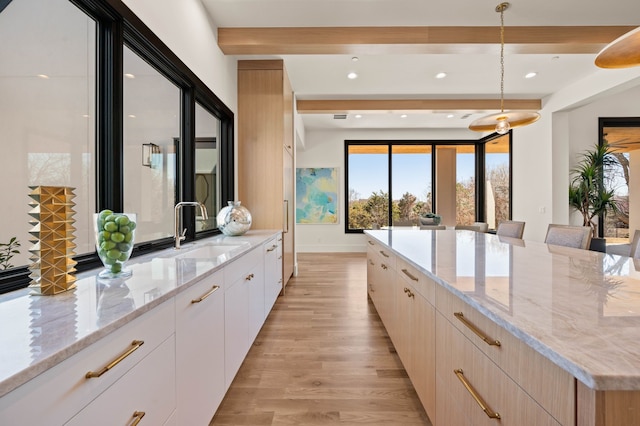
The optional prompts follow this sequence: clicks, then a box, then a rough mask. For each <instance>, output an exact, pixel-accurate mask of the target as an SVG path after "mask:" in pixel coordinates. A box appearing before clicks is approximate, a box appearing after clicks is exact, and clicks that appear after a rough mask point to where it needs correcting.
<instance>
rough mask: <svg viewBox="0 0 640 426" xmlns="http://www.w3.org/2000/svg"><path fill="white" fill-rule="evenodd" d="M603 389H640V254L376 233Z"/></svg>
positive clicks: (460, 235) (456, 235) (457, 235)
mask: <svg viewBox="0 0 640 426" xmlns="http://www.w3.org/2000/svg"><path fill="white" fill-rule="evenodd" d="M366 233H367V234H368V235H369V236H371V237H373V238H375V239H376V240H378V241H379V242H380V243H382V244H384V245H387V246H388V247H389V248H390V249H391V250H392V251H393V252H395V253H396V254H397V255H399V256H401V257H402V258H404V259H405V260H407V261H409V262H410V263H412V264H413V265H414V266H415V267H417V268H418V269H420V270H421V271H422V272H424V273H425V274H426V275H427V276H428V277H430V278H432V279H433V280H434V281H436V282H437V283H438V284H440V285H442V286H444V287H445V288H447V289H448V290H449V291H451V292H453V293H454V294H455V295H457V296H458V297H460V298H461V299H463V300H464V301H465V302H466V303H468V304H469V305H471V306H472V307H474V308H476V309H477V310H479V311H480V312H482V313H483V314H484V315H486V316H487V317H489V318H490V319H492V320H493V321H494V322H496V323H497V324H498V325H500V326H502V327H503V328H505V329H507V330H508V331H509V332H511V333H512V334H513V335H515V336H516V337H518V338H519V339H521V340H522V341H524V342H526V343H527V344H528V345H529V346H531V347H532V348H534V349H535V350H536V351H538V352H539V353H541V354H542V355H543V356H545V357H547V358H548V359H549V360H551V361H552V362H554V363H555V364H556V365H558V366H560V367H561V368H563V369H564V370H566V371H568V372H569V373H571V374H572V375H573V376H574V377H576V378H577V379H578V380H580V381H581V382H583V383H584V384H585V385H587V386H588V387H590V388H592V389H596V390H640V261H639V260H635V261H634V259H631V258H629V257H625V256H617V255H613V254H605V253H598V252H593V251H587V250H579V249H571V248H566V247H559V246H551V245H547V244H544V243H540V242H534V241H523V240H515V239H511V238H504V237H499V236H496V235H492V234H483V233H477V232H473V231H455V230H443V231H426V230H425V231H420V230H411V229H407V230H404V229H395V230H379V231H366Z"/></svg>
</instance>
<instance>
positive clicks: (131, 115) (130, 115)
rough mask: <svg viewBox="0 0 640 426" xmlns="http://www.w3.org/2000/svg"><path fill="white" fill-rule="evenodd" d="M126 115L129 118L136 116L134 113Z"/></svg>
mask: <svg viewBox="0 0 640 426" xmlns="http://www.w3.org/2000/svg"><path fill="white" fill-rule="evenodd" d="M127 117H129V118H136V116H135V115H133V114H129V115H127Z"/></svg>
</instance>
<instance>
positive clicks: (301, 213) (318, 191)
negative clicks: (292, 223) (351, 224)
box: [296, 167, 339, 224]
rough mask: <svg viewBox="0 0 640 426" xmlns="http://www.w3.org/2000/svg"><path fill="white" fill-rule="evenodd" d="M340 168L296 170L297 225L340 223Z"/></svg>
mask: <svg viewBox="0 0 640 426" xmlns="http://www.w3.org/2000/svg"><path fill="white" fill-rule="evenodd" d="M338 180H339V177H338V168H337V167H324V168H298V169H296V223H300V224H336V223H338Z"/></svg>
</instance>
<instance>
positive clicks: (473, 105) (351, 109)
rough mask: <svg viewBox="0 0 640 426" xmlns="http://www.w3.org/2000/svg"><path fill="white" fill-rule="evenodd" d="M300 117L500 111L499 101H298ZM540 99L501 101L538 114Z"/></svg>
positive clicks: (506, 104) (540, 104)
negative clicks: (364, 113) (376, 113)
mask: <svg viewBox="0 0 640 426" xmlns="http://www.w3.org/2000/svg"><path fill="white" fill-rule="evenodd" d="M296 108H297V111H298V112H299V113H300V114H355V113H363V112H367V113H371V112H380V113H386V112H391V111H393V112H412V111H413V112H415V111H486V110H497V111H499V110H500V99H322V100H313V99H306V100H302V99H298V100H297V102H296ZM541 108H542V101H541V100H540V99H505V100H504V109H505V110H525V111H538V110H540V109H541Z"/></svg>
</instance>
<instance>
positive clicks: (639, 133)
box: [598, 117, 640, 244]
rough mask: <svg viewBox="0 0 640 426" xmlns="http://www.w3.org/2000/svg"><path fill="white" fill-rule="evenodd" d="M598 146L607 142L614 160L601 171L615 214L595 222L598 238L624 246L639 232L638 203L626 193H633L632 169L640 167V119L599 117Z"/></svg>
mask: <svg viewBox="0 0 640 426" xmlns="http://www.w3.org/2000/svg"><path fill="white" fill-rule="evenodd" d="M599 124H600V126H599V127H600V143H605V142H606V143H608V144H609V146H610V147H611V148H612V151H613V155H614V156H615V158H616V160H617V164H616V165H615V166H614V167H611V168H607V169H606V170H605V176H604V178H605V179H606V180H607V187H609V188H612V189H613V190H614V191H615V199H616V201H617V202H618V209H619V210H618V212H616V213H607V215H606V217H605V218H600V219H599V225H598V232H599V234H600V235H599V236H600V237H604V238H606V239H607V243H608V244H612V243H613V244H625V243H627V244H628V243H629V242H630V238H633V231H630V230H634V229H640V214H638V211H639V210H640V204H638V203H637V201H636V200H635V198H634V197H633V196H631V197H630V196H629V195H630V194H633V193H636V192H637V185H638V182H639V181H638V179H637V178H634V176H637V174H636V172H634V169H637V168H639V167H640V166H639V165H638V164H640V118H637V117H612V118H600V119H599Z"/></svg>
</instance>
